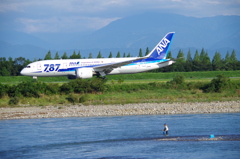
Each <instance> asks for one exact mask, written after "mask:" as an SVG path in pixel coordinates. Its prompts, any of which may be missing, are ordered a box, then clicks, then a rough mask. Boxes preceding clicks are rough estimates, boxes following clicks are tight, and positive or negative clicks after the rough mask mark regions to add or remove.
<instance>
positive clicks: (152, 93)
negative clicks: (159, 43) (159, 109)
mask: <svg viewBox="0 0 240 159" xmlns="http://www.w3.org/2000/svg"><path fill="white" fill-rule="evenodd" d="M217 73H218V74H224V75H225V76H222V77H221V78H216V77H215V76H213V75H215V74H217ZM163 74H164V76H163ZM170 75H171V76H170ZM176 75H178V76H176ZM193 75H195V76H193ZM200 75H202V78H200V77H201V76H200ZM227 75H228V77H234V78H227ZM122 76H123V77H122ZM122 76H120V75H118V76H109V77H115V78H116V79H118V77H122V78H124V77H126V80H125V79H124V82H123V83H118V80H115V79H108V81H107V83H105V82H103V81H102V82H101V80H100V81H99V79H98V80H96V79H95V80H94V79H93V80H89V79H88V80H81V79H79V80H71V82H66V81H65V82H64V81H62V82H63V83H58V82H57V81H55V82H57V83H54V84H53V83H52V82H51V81H52V80H53V79H54V78H55V77H54V78H51V77H49V78H50V79H51V80H50V79H48V80H49V82H48V83H42V82H39V81H38V82H32V80H29V81H28V80H26V81H25V82H21V81H19V80H16V79H17V78H16V79H15V77H14V78H13V79H14V80H15V81H13V80H12V82H10V83H9V84H7V85H8V86H7V87H5V86H4V84H3V85H2V90H3V88H4V89H5V90H6V91H5V93H4V94H3V95H2V98H1V100H0V107H6V106H15V107H16V106H48V105H52V106H59V107H61V105H62V106H65V105H72V104H84V105H99V104H104V105H112V104H129V103H169V102H170V103H172V102H211V101H236V100H239V97H240V80H239V77H238V76H240V71H226V72H223V73H222V72H206V73H204V72H201V74H200V73H199V72H197V73H196V72H193V73H191V72H188V73H175V74H174V73H142V74H135V75H122ZM137 76H139V79H134V78H136V77H137ZM159 76H162V77H164V78H165V79H164V78H161V80H159V79H157V77H159ZM216 76H217V75H216ZM147 77H149V78H147ZM176 77H178V78H176ZM179 77H180V79H179ZM203 77H205V78H203ZM213 77H214V80H212V79H213ZM19 78H20V79H21V80H24V78H26V77H24V78H23V77H22V76H20V77H19ZM45 78H46V79H47V78H48V77H45ZM62 78H63V77H58V79H62ZM154 78H155V79H154ZM2 79H4V78H1V80H2ZM219 82H220V83H219ZM2 90H1V91H2Z"/></svg>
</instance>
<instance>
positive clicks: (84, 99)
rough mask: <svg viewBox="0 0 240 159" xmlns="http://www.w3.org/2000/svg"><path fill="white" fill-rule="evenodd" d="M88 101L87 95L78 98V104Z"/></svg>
mask: <svg viewBox="0 0 240 159" xmlns="http://www.w3.org/2000/svg"><path fill="white" fill-rule="evenodd" d="M88 100H89V95H88V94H84V95H82V96H81V97H80V98H79V103H84V102H86V101H88Z"/></svg>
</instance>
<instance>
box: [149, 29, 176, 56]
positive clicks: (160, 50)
mask: <svg viewBox="0 0 240 159" xmlns="http://www.w3.org/2000/svg"><path fill="white" fill-rule="evenodd" d="M174 34H175V32H169V33H167V34H166V35H165V36H164V38H163V39H162V40H161V41H160V42H159V43H158V44H157V46H155V48H154V49H153V50H152V51H151V52H150V53H149V54H148V55H147V56H146V57H151V58H154V59H166V57H167V53H168V49H169V48H170V44H171V40H172V38H173V35H174Z"/></svg>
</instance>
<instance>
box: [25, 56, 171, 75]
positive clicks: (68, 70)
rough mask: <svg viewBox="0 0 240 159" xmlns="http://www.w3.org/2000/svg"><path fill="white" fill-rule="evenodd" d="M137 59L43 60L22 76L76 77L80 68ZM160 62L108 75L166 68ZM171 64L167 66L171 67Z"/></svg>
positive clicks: (121, 68) (131, 66)
mask: <svg viewBox="0 0 240 159" xmlns="http://www.w3.org/2000/svg"><path fill="white" fill-rule="evenodd" d="M135 59H136V58H107V59H105V58H96V59H64V60H43V61H37V62H33V63H31V64H29V65H28V66H27V67H25V68H24V69H23V70H22V71H21V74H22V75H25V76H36V77H44V76H45V77H48V76H69V75H75V69H78V68H91V67H95V66H101V65H106V64H113V63H117V62H122V61H126V60H135ZM159 61H160V60H155V61H144V60H143V61H141V62H134V63H132V64H128V65H124V66H121V67H118V68H114V69H113V70H112V71H111V72H110V73H108V74H109V75H112V74H130V73H139V72H145V71H149V70H153V69H157V68H160V67H164V66H160V65H161V64H158V63H159ZM161 61H163V60H161ZM164 61H165V60H164ZM166 61H167V60H166ZM169 62H170V63H171V62H173V61H169ZM170 63H169V64H167V65H170ZM171 64H172V63H171ZM167 65H166V66H167ZM95 72H98V68H94V72H93V74H95Z"/></svg>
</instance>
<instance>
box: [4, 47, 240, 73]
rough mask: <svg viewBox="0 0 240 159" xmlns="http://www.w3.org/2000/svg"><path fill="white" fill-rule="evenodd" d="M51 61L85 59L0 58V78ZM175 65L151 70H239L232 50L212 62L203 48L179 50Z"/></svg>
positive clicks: (65, 56) (70, 57) (49, 54)
mask: <svg viewBox="0 0 240 159" xmlns="http://www.w3.org/2000/svg"><path fill="white" fill-rule="evenodd" d="M149 52H150V51H149V49H148V47H147V48H146V50H145V53H144V51H143V50H142V49H141V48H140V49H139V54H138V56H139V57H143V56H145V55H147V54H148V53H149ZM113 57H114V56H113V53H112V52H110V53H109V56H108V58H113ZM115 57H116V58H120V57H132V56H131V54H130V53H128V54H126V53H123V55H121V53H120V51H118V52H117V55H116V56H115ZM88 58H89V59H90V58H93V55H92V53H89V56H88ZM96 58H104V57H103V56H102V54H101V51H99V52H98V55H97V57H96ZM167 58H168V59H174V58H173V57H172V53H171V52H169V53H168V55H167ZM51 59H86V57H82V55H81V53H80V51H79V52H78V53H76V51H74V52H73V54H72V55H70V56H68V55H67V53H66V52H64V54H63V55H62V56H60V55H59V53H58V52H56V53H55V55H54V57H52V53H51V51H48V52H47V54H46V55H45V57H44V59H38V60H36V59H34V60H33V61H30V60H29V59H25V58H23V57H18V58H15V59H13V58H11V57H9V58H8V59H6V58H5V57H0V76H18V75H20V71H21V70H22V69H23V68H24V67H26V66H27V65H28V64H29V63H31V62H34V61H40V60H51ZM175 59H176V60H175V61H176V63H175V64H173V65H171V66H168V67H164V68H160V69H157V70H153V71H152V72H191V71H221V70H226V71H228V70H240V61H239V60H238V59H237V56H236V51H235V50H233V51H232V52H231V53H230V52H227V53H226V55H225V57H223V56H222V54H221V53H220V52H216V53H215V55H214V57H213V58H212V60H211V59H210V57H209V56H208V52H206V51H205V50H204V48H203V49H202V50H201V52H200V53H199V51H198V50H196V51H195V53H194V56H192V53H191V51H190V50H189V51H188V52H187V55H186V57H185V53H184V52H183V51H182V50H179V52H178V54H177V57H176V58H175Z"/></svg>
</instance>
